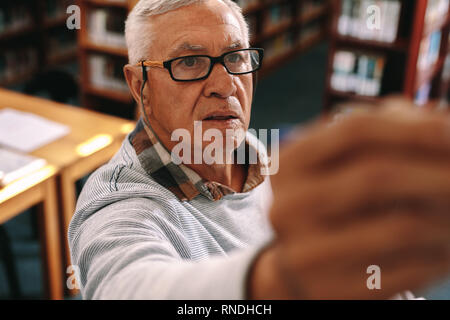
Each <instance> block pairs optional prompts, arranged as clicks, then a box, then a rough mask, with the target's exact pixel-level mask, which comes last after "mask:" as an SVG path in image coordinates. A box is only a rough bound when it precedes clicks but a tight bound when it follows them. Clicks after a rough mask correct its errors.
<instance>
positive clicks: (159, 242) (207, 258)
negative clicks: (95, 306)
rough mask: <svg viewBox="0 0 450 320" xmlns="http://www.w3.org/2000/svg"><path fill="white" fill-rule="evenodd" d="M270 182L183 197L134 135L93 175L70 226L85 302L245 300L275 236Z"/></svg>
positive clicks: (79, 282)
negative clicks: (147, 164) (164, 181)
mask: <svg viewBox="0 0 450 320" xmlns="http://www.w3.org/2000/svg"><path fill="white" fill-rule="evenodd" d="M271 201H272V191H271V187H270V180H269V179H266V180H265V181H264V182H263V183H261V184H260V185H258V186H257V187H256V188H254V189H252V190H251V191H249V192H246V193H235V194H228V195H225V196H224V197H223V198H222V199H220V200H218V201H211V200H209V199H207V198H206V197H205V196H204V195H201V194H200V195H198V196H197V197H195V198H194V199H192V200H190V201H180V200H179V199H178V198H177V197H176V196H175V195H174V194H173V193H172V192H170V191H169V190H168V189H166V188H164V187H163V186H162V185H160V184H159V183H157V182H156V181H155V180H154V179H152V178H151V177H150V176H149V175H148V174H147V173H146V171H145V170H144V169H143V168H142V166H141V164H140V162H139V160H138V158H137V155H136V152H135V149H134V148H133V146H132V145H131V143H130V141H129V139H128V137H127V138H126V139H125V140H124V142H123V144H122V147H121V149H120V150H119V152H118V153H117V154H116V155H115V156H114V158H113V159H112V160H111V161H110V162H109V163H107V164H106V165H104V166H102V167H101V168H99V169H98V170H96V171H95V172H94V173H93V174H92V175H91V176H90V177H89V179H88V181H87V183H86V185H85V186H84V188H83V190H82V193H81V195H80V197H79V199H78V203H77V207H76V211H75V214H74V216H73V218H72V221H71V223H70V227H69V233H68V238H69V247H70V251H71V257H72V264H73V265H75V266H77V267H78V268H79V271H80V272H79V274H77V281H78V284H79V285H80V289H81V293H82V296H83V298H84V299H243V298H245V297H246V280H247V274H248V271H249V268H250V266H251V264H252V261H253V259H254V258H255V256H256V255H257V253H258V252H259V250H260V249H261V247H262V246H264V244H265V243H267V241H268V240H269V239H270V238H271V236H272V230H271V228H270V224H269V223H268V219H267V213H268V211H269V207H270V203H271Z"/></svg>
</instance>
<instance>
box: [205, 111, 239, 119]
mask: <svg viewBox="0 0 450 320" xmlns="http://www.w3.org/2000/svg"><path fill="white" fill-rule="evenodd" d="M234 119H239V117H238V116H237V114H235V113H234V112H230V111H228V112H214V113H210V114H207V115H206V117H205V118H204V119H203V120H204V121H225V120H234Z"/></svg>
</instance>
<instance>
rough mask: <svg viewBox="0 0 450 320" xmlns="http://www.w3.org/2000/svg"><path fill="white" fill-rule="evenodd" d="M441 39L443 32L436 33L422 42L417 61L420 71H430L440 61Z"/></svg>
mask: <svg viewBox="0 0 450 320" xmlns="http://www.w3.org/2000/svg"><path fill="white" fill-rule="evenodd" d="M441 37H442V33H441V31H435V32H433V33H432V34H430V35H429V36H428V37H426V38H424V39H423V40H422V42H421V44H420V51H419V58H418V60H417V68H418V69H419V70H421V71H424V70H427V69H429V68H430V67H432V66H433V65H434V64H435V63H436V61H437V60H438V59H439V51H440V47H441Z"/></svg>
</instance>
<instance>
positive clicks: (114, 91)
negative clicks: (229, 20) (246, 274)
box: [77, 0, 331, 118]
mask: <svg viewBox="0 0 450 320" xmlns="http://www.w3.org/2000/svg"><path fill="white" fill-rule="evenodd" d="M235 2H237V3H238V4H239V5H240V6H241V8H242V9H243V13H244V15H245V17H246V19H247V22H248V23H249V27H250V35H251V40H250V42H251V45H252V46H258V47H263V48H265V50H266V51H265V60H264V65H263V68H262V69H261V70H260V76H261V77H264V76H267V75H269V74H270V73H271V72H273V71H274V70H276V69H277V68H279V67H280V66H281V65H283V64H284V63H286V62H287V61H289V60H291V59H293V58H295V57H296V56H297V55H299V54H300V53H302V52H303V51H305V50H307V49H308V48H311V47H312V46H314V45H315V44H317V43H318V42H320V41H321V40H323V39H324V38H325V37H326V36H327V29H328V22H329V15H330V8H331V6H330V3H331V0H261V1H260V0H236V1H235ZM136 3H137V1H136V0H134V1H130V0H122V1H120V0H113V1H111V0H78V1H77V4H78V5H79V6H80V8H81V13H82V17H81V30H80V31H79V32H78V44H79V55H78V57H79V60H80V66H81V80H82V81H81V84H82V85H81V88H82V97H81V98H82V99H81V100H82V105H83V106H84V107H87V108H91V109H97V110H98V111H104V112H110V113H111V110H112V109H114V111H113V113H114V114H115V115H119V116H123V117H125V118H133V117H134V118H135V117H136V116H137V114H135V113H134V111H135V106H134V101H133V98H132V96H131V94H130V93H129V92H128V90H127V89H126V87H123V86H121V85H120V84H119V83H116V81H115V80H118V81H119V80H120V79H121V81H122V82H123V83H124V81H125V80H124V79H123V75H121V74H119V69H120V71H121V70H122V66H123V65H124V64H125V63H127V59H128V58H127V49H126V47H125V45H124V44H123V43H122V45H121V44H120V42H121V40H120V38H119V37H118V36H119V34H120V33H121V32H123V25H122V29H121V28H120V26H113V25H109V26H108V27H106V26H105V24H106V22H105V21H106V20H107V19H108V16H110V15H112V16H116V20H119V19H123V20H124V19H125V17H126V15H127V13H128V12H129V10H131V8H133V6H134V5H135V4H136ZM102 21H103V23H102ZM102 24H103V26H102ZM108 29H112V30H114V31H113V32H112V33H111V32H109V31H108ZM105 32H106V34H107V37H109V35H112V37H111V39H110V41H109V42H108V41H106V42H105V41H102V39H104V38H105ZM122 36H123V35H122ZM93 57H94V58H93ZM96 57H97V58H98V57H101V58H98V59H97V58H96ZM102 59H103V62H102V63H101V62H99V61H101V60H102ZM96 60H97V62H95V61H96ZM105 61H106V62H105ZM101 64H103V67H104V68H103V69H102V68H101V67H100V65H101ZM113 65H117V66H116V67H115V66H113ZM105 68H106V69H107V70H108V72H107V74H108V75H109V76H108V77H107V78H109V79H102V78H101V77H99V78H97V79H94V78H95V76H94V74H98V72H95V73H94V72H93V70H97V71H98V70H105ZM100 73H102V72H100ZM103 73H105V72H103ZM111 77H113V78H115V79H114V81H112V85H111V83H110V84H109V85H108V82H110V81H109V80H111ZM130 111H132V113H130Z"/></svg>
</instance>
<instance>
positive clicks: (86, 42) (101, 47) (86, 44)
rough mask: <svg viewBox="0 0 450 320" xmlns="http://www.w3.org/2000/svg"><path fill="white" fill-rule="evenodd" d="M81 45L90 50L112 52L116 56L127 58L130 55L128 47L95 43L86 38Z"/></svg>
mask: <svg viewBox="0 0 450 320" xmlns="http://www.w3.org/2000/svg"><path fill="white" fill-rule="evenodd" d="M81 47H82V48H83V49H86V50H89V51H96V52H100V53H106V54H111V55H114V56H119V57H125V58H127V57H128V51H127V48H119V47H110V46H105V45H99V44H94V43H92V42H90V41H89V40H84V41H83V42H82V43H81Z"/></svg>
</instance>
